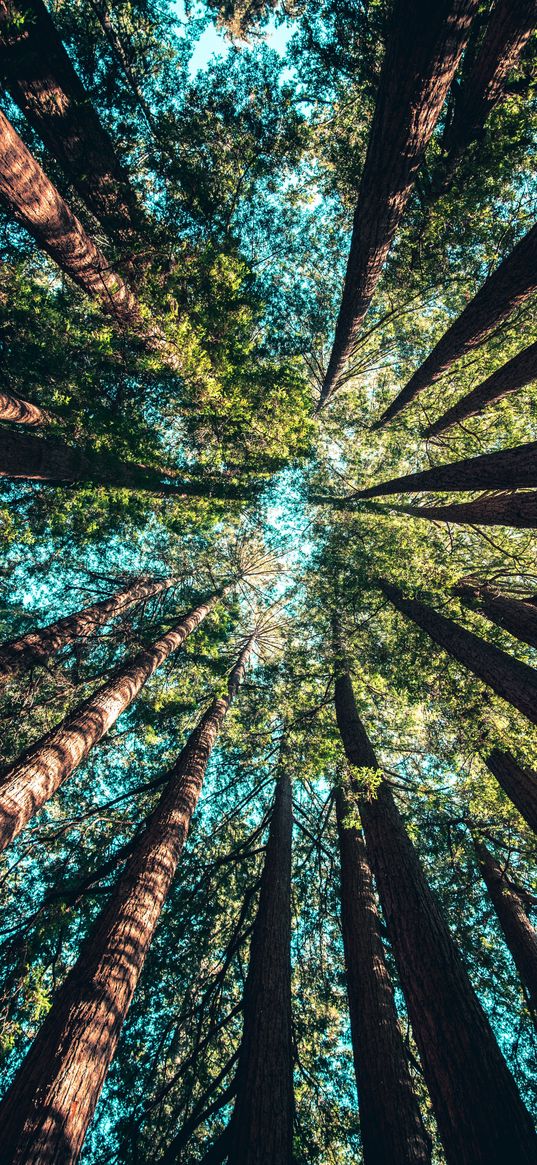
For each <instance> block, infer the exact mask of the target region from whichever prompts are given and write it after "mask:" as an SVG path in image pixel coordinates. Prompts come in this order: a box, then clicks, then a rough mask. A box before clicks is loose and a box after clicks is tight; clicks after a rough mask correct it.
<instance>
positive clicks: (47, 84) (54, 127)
mask: <svg viewBox="0 0 537 1165" xmlns="http://www.w3.org/2000/svg"><path fill="white" fill-rule="evenodd" d="M0 73H1V75H2V77H3V79H4V82H5V85H6V86H7V88H8V90H9V92H10V94H11V96H12V98H13V100H14V101H15V102H16V103H17V105H18V106H19V107H20V109H22V112H23V113H24V114H25V116H26V117H27V119H28V121H29V122H30V125H31V126H32V128H33V129H34V130H35V131H36V133H37V134H38V135H39V137H40V138H41V139H42V141H43V142H44V144H45V146H46V147H47V149H48V150H49V151H50V153H51V154H52V155H53V156H54V157H55V158H56V159H57V160H58V162H59V163H60V165H61V166H62V168H63V170H64V171H65V173H66V175H67V177H68V178H69V180H70V181H71V182H72V184H73V186H74V187H75V188H76V189H77V190H78V193H79V194H80V195H81V197H82V198H83V200H84V202H85V203H86V205H87V206H88V207H89V209H90V210H91V212H92V214H94V215H95V217H96V218H97V219H98V221H99V222H100V223H101V224H102V226H103V227H104V229H105V231H106V232H107V233H108V234H109V235H110V236H111V237H112V238H113V237H117V238H118V239H119V240H120V241H122V242H129V241H130V242H133V241H134V240H135V238H136V226H140V219H141V215H140V211H139V208H138V207H137V205H136V198H135V195H134V191H133V190H132V188H131V185H130V182H129V179H128V177H127V174H126V172H125V170H124V168H123V166H122V165H121V163H120V161H119V159H118V157H117V155H116V152H115V149H114V145H113V143H112V139H111V138H110V136H109V134H108V133H107V131H106V130H105V129H104V127H103V125H102V124H101V122H100V120H99V116H98V114H97V113H96V111H95V109H94V107H93V105H92V104H91V102H90V100H89V98H88V95H87V93H86V91H85V89H84V86H83V85H82V83H81V81H80V79H79V77H78V75H77V73H76V72H75V70H74V68H73V65H72V64H71V60H70V58H69V56H68V55H67V52H66V51H65V48H64V46H63V44H62V42H61V40H60V37H59V36H58V33H57V31H56V28H55V26H54V22H53V20H52V19H51V17H50V16H49V13H48V11H47V9H46V7H45V5H44V4H43V3H42V0H0Z"/></svg>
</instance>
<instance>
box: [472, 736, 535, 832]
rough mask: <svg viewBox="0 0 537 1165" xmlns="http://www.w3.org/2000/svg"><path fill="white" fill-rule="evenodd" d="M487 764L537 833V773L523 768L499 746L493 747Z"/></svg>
mask: <svg viewBox="0 0 537 1165" xmlns="http://www.w3.org/2000/svg"><path fill="white" fill-rule="evenodd" d="M485 764H486V766H487V768H488V769H489V770H490V772H491V773H492V775H493V777H496V780H497V782H498V784H499V785H500V786H501V788H502V789H503V791H504V793H505V795H506V797H508V798H509V800H510V801H512V803H513V805H514V806H515V808H516V809H518V812H519V813H520V815H521V817H523V818H524V821H525V822H526V824H527V825H529V827H530V829H532V830H533V832H534V833H537V773H536V772H534V770H533V769H529V768H523V767H522V765H519V764H518V762H517V761H516V760H515V758H514V756H511V753H510V752H502V750H501V749H499V748H493V749H492V752H491V753H489V755H488V756H487V757H486V758H485Z"/></svg>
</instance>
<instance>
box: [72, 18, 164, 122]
mask: <svg viewBox="0 0 537 1165" xmlns="http://www.w3.org/2000/svg"><path fill="white" fill-rule="evenodd" d="M89 3H90V6H91V8H92V10H93V12H94V13H95V16H96V17H97V20H98V21H99V24H100V26H101V28H102V30H103V32H104V35H105V37H106V39H107V41H108V44H109V46H110V48H111V50H112V54H113V56H114V57H115V58H116V61H117V63H118V65H119V67H120V69H122V70H123V72H124V74H125V77H126V78H127V81H128V82H129V85H130V87H131V89H132V92H133V94H134V96H135V98H136V101H137V102H138V105H139V106H140V109H141V110H142V113H143V115H144V117H145V120H146V121H147V124H148V126H149V127H150V129H151V130H152V131H153V134H154V135H155V137H156V138H157V140H158V138H159V133H158V125H157V122H156V121H155V118H154V117H153V113H152V111H151V109H150V107H149V105H148V104H147V101H146V100H145V97H144V95H143V93H142V90H141V88H140V85H139V84H138V81H137V78H136V74H135V72H134V70H133V69H132V67H131V64H130V62H129V60H128V57H127V53H126V52H125V49H124V47H123V44H122V42H121V39H120V37H119V36H118V34H117V32H116V30H115V28H114V25H113V23H112V21H111V19H110V12H109V10H108V7H107V0H89Z"/></svg>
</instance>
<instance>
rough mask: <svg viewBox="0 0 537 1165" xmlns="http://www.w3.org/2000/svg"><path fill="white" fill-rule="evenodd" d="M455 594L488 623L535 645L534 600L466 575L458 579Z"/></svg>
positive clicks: (536, 625)
mask: <svg viewBox="0 0 537 1165" xmlns="http://www.w3.org/2000/svg"><path fill="white" fill-rule="evenodd" d="M455 594H457V595H459V596H460V597H461V598H462V599H463V600H464V602H465V603H467V604H468V606H470V607H475V609H476V610H478V611H479V613H480V614H481V615H485V617H486V618H487V619H490V621H491V623H497V624H498V626H499V627H503V628H504V630H505V631H509V634H510V635H514V636H515V637H516V638H517V639H520V640H521V641H522V643H527V644H529V646H530V647H537V606H536V605H535V603H534V602H531V601H530V602H525V601H524V599H515V598H513V597H512V595H504V594H502V593H501V591H499V590H497V589H496V588H495V587H494V586H493V585H491V584H490V583H484V582H472V580H470V579H463V580H462V582H460V583H458V584H457V586H456V587H455Z"/></svg>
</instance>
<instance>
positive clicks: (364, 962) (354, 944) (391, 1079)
mask: <svg viewBox="0 0 537 1165" xmlns="http://www.w3.org/2000/svg"><path fill="white" fill-rule="evenodd" d="M336 684H337V685H338V690H337V696H336V699H337V702H338V705H339V706H340V708H341V704H342V702H344V701H345V691H344V690H342V689H344V686H345V685H344V681H341V680H340V679H339V678H338V679H337V680H336ZM336 815H337V827H338V837H339V853H340V861H341V923H342V930H343V944H344V950H345V975H346V980H347V994H348V998H349V1012H350V1020H351V1037H352V1050H353V1057H354V1070H355V1074H356V1086H357V1089H358V1103H359V1115H360V1130H361V1135H362V1152H363V1156H364V1165H385V1163H386V1162H387V1161H389V1162H390V1163H391V1165H418V1163H419V1165H427V1163H428V1162H430V1160H431V1145H430V1140H429V1137H428V1135H427V1133H426V1132H425V1129H424V1127H423V1123H422V1119H421V1115H420V1110H419V1106H418V1102H417V1100H416V1097H415V1095H414V1090H413V1087H412V1078H411V1075H410V1071H409V1066H408V1057H407V1054H406V1051H405V1047H404V1043H403V1036H402V1032H401V1029H400V1027H399V1020H398V1016H397V1010H396V1006H395V999H394V993H393V987H392V983H391V979H390V973H389V970H388V967H387V964H386V954H385V951H384V946H383V942H382V938H381V930H380V918H379V913H378V909H377V904H376V900H375V893H374V888H373V878H372V874H371V870H370V868H369V864H368V861H367V854H366V850H365V845H364V841H363V838H362V834H361V830H360V829H359V827H358V826H357V824H355V822H354V821H352V816H353V802H352V798H351V799H349V797H348V795H347V793H346V791H345V790H344V788H343V787H342V786H338V787H337V788H336Z"/></svg>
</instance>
